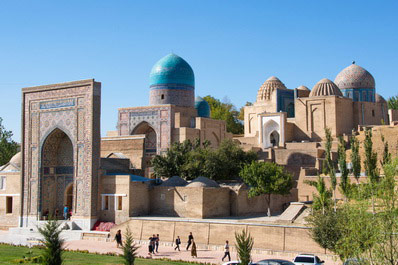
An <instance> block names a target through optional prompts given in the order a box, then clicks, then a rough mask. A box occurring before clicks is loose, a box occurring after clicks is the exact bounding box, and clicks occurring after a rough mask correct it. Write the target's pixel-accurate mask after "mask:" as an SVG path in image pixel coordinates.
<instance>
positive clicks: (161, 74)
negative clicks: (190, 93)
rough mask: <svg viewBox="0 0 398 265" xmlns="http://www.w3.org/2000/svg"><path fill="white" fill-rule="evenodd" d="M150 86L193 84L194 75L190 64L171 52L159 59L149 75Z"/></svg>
mask: <svg viewBox="0 0 398 265" xmlns="http://www.w3.org/2000/svg"><path fill="white" fill-rule="evenodd" d="M149 79H150V80H149V84H150V86H156V85H163V84H177V85H188V86H192V87H194V86H195V75H194V73H193V70H192V68H191V66H190V65H189V64H188V63H187V62H186V61H185V60H184V59H182V58H181V57H180V56H178V55H175V54H173V53H171V54H169V55H166V56H165V57H163V58H162V59H160V60H159V61H158V62H157V63H156V64H155V65H154V66H153V67H152V70H151V73H150V75H149Z"/></svg>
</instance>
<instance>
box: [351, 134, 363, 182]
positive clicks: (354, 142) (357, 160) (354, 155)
mask: <svg viewBox="0 0 398 265" xmlns="http://www.w3.org/2000/svg"><path fill="white" fill-rule="evenodd" d="M351 164H352V173H353V175H354V177H355V179H356V180H357V183H359V177H360V176H361V156H360V155H359V140H358V139H357V138H356V137H355V135H354V133H353V134H352V136H351Z"/></svg>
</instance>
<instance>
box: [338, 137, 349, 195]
mask: <svg viewBox="0 0 398 265" xmlns="http://www.w3.org/2000/svg"><path fill="white" fill-rule="evenodd" d="M338 155H339V159H338V160H339V168H340V173H341V177H340V189H341V191H342V193H343V195H344V198H345V200H347V197H348V192H349V188H350V179H349V178H348V168H347V155H346V149H345V141H344V139H343V137H339V147H338Z"/></svg>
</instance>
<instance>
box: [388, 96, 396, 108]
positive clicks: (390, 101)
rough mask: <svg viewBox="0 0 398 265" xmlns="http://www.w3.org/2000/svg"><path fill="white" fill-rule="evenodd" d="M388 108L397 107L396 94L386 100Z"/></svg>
mask: <svg viewBox="0 0 398 265" xmlns="http://www.w3.org/2000/svg"><path fill="white" fill-rule="evenodd" d="M387 105H388V108H389V109H398V96H392V97H390V98H389V99H388V100H387Z"/></svg>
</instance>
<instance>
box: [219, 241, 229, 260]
mask: <svg viewBox="0 0 398 265" xmlns="http://www.w3.org/2000/svg"><path fill="white" fill-rule="evenodd" d="M226 257H228V261H231V255H230V254H229V243H228V240H227V241H225V246H224V257H222V259H221V260H222V261H224V259H225V258H226Z"/></svg>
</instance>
